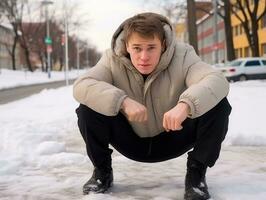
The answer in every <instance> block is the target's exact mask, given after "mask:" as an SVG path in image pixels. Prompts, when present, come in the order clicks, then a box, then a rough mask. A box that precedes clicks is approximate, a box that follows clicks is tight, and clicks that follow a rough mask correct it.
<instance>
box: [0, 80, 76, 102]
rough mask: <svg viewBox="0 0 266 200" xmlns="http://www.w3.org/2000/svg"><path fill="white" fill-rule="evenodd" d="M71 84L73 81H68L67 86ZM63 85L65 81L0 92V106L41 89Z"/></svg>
mask: <svg viewBox="0 0 266 200" xmlns="http://www.w3.org/2000/svg"><path fill="white" fill-rule="evenodd" d="M73 82H74V80H70V81H69V84H72V83H73ZM65 85H66V82H65V81H56V82H51V83H42V84H35V85H27V86H20V87H16V88H9V89H4V90H0V105H1V104H6V103H9V102H12V101H16V100H19V99H22V98H25V97H27V96H30V95H32V94H36V93H39V92H40V91H42V90H43V89H49V88H58V87H62V86H65Z"/></svg>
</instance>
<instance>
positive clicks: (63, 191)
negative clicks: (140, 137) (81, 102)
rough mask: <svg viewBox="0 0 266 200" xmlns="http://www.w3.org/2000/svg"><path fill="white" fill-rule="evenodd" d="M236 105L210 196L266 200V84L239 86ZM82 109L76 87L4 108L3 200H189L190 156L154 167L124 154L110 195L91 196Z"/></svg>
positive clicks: (233, 97)
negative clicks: (85, 186) (78, 113)
mask: <svg viewBox="0 0 266 200" xmlns="http://www.w3.org/2000/svg"><path fill="white" fill-rule="evenodd" d="M0 77H1V75H0ZM0 84H1V82H0ZM0 86H1V85H0ZM229 101H230V102H231V104H232V107H233V110H232V114H231V117H230V125H229V131H228V136H227V138H226V140H225V142H224V145H223V148H222V152H221V156H220V159H219V161H218V162H217V164H216V165H215V167H213V168H211V169H209V170H208V174H207V181H208V185H209V190H210V193H211V195H212V197H213V199H214V200H263V199H265V196H266V156H265V155H266V126H265V125H264V123H265V113H266V106H265V102H266V82H265V81H247V82H241V83H232V84H231V91H230V94H229ZM77 106H78V103H77V102H75V100H74V99H73V98H72V86H68V87H62V88H59V89H50V90H43V91H42V92H41V93H39V94H36V95H32V96H30V97H28V98H25V99H22V100H18V101H15V102H11V103H8V104H4V105H0V127H1V129H0V136H1V140H0V199H1V200H13V199H14V200H36V199H38V200H61V199H64V200H66V199H67V200H70V199H81V200H89V199H90V200H103V199H104V200H117V199H123V200H147V199H152V200H174V199H175V200H181V199H183V192H184V176H185V170H186V168H185V164H186V155H183V156H181V157H179V158H177V159H173V160H169V161H167V162H162V163H155V164H148V163H139V162H135V161H131V160H129V159H127V158H125V157H123V156H121V155H120V154H119V153H117V152H114V155H113V168H114V177H115V182H114V187H113V188H112V189H111V190H110V192H109V193H107V194H98V195H95V194H91V195H89V196H83V195H82V185H83V184H84V183H85V182H86V181H87V180H88V178H89V177H90V176H91V172H92V165H91V164H90V162H89V160H88V158H87V156H86V153H85V146H84V143H83V141H82V138H81V136H80V133H79V131H78V127H77V125H76V115H75V112H74V110H75V108H76V107H77Z"/></svg>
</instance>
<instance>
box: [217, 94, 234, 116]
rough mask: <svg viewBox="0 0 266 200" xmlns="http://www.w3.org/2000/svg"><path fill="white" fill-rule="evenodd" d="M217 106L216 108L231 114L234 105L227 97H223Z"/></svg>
mask: <svg viewBox="0 0 266 200" xmlns="http://www.w3.org/2000/svg"><path fill="white" fill-rule="evenodd" d="M215 107H216V110H218V111H220V112H222V113H224V114H225V115H226V116H229V115H230V113H231V110H232V107H231V105H230V103H229V102H228V99H227V98H226V97H225V98H223V99H222V100H221V101H220V102H219V103H218V104H217V105H216V106H215Z"/></svg>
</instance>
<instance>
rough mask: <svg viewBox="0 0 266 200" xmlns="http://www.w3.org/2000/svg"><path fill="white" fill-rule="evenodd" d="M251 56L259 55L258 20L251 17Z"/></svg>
mask: <svg viewBox="0 0 266 200" xmlns="http://www.w3.org/2000/svg"><path fill="white" fill-rule="evenodd" d="M251 22H252V29H251V30H252V37H253V38H252V40H251V41H252V42H253V44H252V47H253V51H252V56H253V57H259V56H260V51H259V36H258V22H257V20H256V19H252V21H251Z"/></svg>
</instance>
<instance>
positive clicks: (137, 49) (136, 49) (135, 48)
mask: <svg viewBox="0 0 266 200" xmlns="http://www.w3.org/2000/svg"><path fill="white" fill-rule="evenodd" d="M133 49H134V50H135V51H137V52H139V51H140V50H141V49H140V48H139V47H134V48H133Z"/></svg>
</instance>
